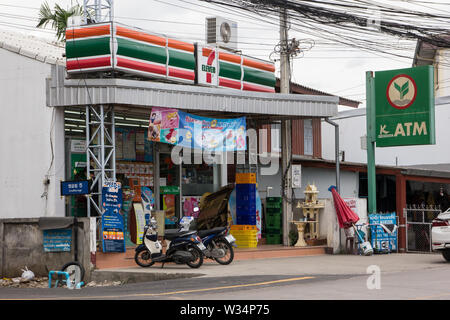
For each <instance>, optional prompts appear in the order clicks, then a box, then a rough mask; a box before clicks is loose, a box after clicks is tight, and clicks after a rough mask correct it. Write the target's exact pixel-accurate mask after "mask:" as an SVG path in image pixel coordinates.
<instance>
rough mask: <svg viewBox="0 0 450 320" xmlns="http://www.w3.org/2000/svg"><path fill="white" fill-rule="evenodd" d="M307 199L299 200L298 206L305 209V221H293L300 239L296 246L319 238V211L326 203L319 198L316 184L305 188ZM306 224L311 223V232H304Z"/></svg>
mask: <svg viewBox="0 0 450 320" xmlns="http://www.w3.org/2000/svg"><path fill="white" fill-rule="evenodd" d="M304 193H305V201H304V202H301V203H300V202H299V203H298V205H297V208H301V209H302V210H303V217H304V220H303V221H301V220H300V221H292V222H293V223H294V224H296V226H297V229H298V237H299V239H298V241H297V243H296V244H295V245H296V246H305V245H306V243H305V241H304V238H306V239H318V238H319V211H320V209H323V208H324V207H325V204H324V203H322V202H320V201H319V200H317V194H318V193H319V191H318V190H317V187H316V186H315V185H314V184H308V185H307V186H306V188H305V191H304ZM306 224H308V225H309V232H307V233H304V230H305V226H306Z"/></svg>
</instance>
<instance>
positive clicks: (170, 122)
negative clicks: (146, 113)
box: [148, 108, 179, 144]
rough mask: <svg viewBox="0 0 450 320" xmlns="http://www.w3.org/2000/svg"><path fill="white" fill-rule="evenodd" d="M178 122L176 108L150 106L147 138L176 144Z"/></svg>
mask: <svg viewBox="0 0 450 320" xmlns="http://www.w3.org/2000/svg"><path fill="white" fill-rule="evenodd" d="M178 124H179V121H178V110H177V109H166V108H152V112H151V114H150V124H149V130H148V140H150V141H155V142H164V143H170V144H176V142H177V136H178Z"/></svg>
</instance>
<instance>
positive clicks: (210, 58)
mask: <svg viewBox="0 0 450 320" xmlns="http://www.w3.org/2000/svg"><path fill="white" fill-rule="evenodd" d="M197 59H198V60H197V66H198V67H197V74H198V83H199V84H204V85H210V86H217V85H218V83H219V72H218V60H219V59H218V52H217V51H216V49H215V48H207V47H200V46H199V47H198V51H197Z"/></svg>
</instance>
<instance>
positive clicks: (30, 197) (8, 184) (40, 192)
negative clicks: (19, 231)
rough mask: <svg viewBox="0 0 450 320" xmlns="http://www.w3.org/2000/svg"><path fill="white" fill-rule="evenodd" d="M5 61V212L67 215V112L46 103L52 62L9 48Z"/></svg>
mask: <svg viewBox="0 0 450 320" xmlns="http://www.w3.org/2000/svg"><path fill="white" fill-rule="evenodd" d="M0 61H1V62H0V66H1V69H0V70H1V75H0V96H1V98H2V102H1V109H0V110H1V116H0V147H1V156H0V200H1V201H0V202H1V203H2V208H1V209H0V218H32V217H41V216H64V215H65V211H64V200H62V199H61V198H60V197H59V181H60V180H61V179H63V178H64V123H63V121H64V114H63V110H53V109H51V108H48V107H47V106H46V82H45V79H46V77H48V76H49V75H50V69H51V65H50V64H45V63H42V62H39V61H36V60H34V59H30V58H27V57H24V56H21V55H19V54H16V53H13V52H10V51H7V50H4V49H0ZM53 111H54V112H53ZM52 117H54V122H53V123H52ZM52 124H53V125H52ZM50 137H52V140H53V150H54V156H55V158H54V160H53V165H52V166H51V167H50V164H51V162H52V151H51V143H50ZM47 174H48V177H49V179H50V184H49V186H48V188H46V187H45V186H44V183H43V181H44V178H45V177H46V175H47Z"/></svg>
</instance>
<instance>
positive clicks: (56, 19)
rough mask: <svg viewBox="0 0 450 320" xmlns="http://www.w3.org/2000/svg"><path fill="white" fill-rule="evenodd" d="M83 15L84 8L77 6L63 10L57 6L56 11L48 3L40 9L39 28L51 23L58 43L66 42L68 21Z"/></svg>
mask: <svg viewBox="0 0 450 320" xmlns="http://www.w3.org/2000/svg"><path fill="white" fill-rule="evenodd" d="M82 14H83V7H82V6H80V5H78V4H77V5H75V6H73V7H72V8H69V9H68V10H65V9H63V8H61V6H59V5H58V4H55V7H54V10H53V11H52V10H51V9H50V6H49V5H48V3H47V2H45V3H43V4H42V5H41V8H40V9H39V23H38V24H37V26H36V27H37V28H45V27H46V26H47V25H48V24H49V23H50V24H51V26H52V28H53V29H54V30H55V31H56V38H57V40H58V41H66V28H67V19H68V18H69V17H71V16H81V15H82Z"/></svg>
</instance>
